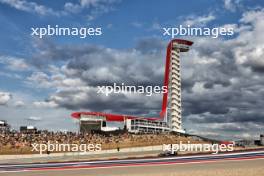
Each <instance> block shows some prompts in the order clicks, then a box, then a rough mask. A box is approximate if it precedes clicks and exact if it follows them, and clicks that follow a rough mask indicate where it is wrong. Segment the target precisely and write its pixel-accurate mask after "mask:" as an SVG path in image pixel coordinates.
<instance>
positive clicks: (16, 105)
mask: <svg viewBox="0 0 264 176" xmlns="http://www.w3.org/2000/svg"><path fill="white" fill-rule="evenodd" d="M14 105H15V107H23V106H25V103H24V102H23V101H16V102H15V103H14Z"/></svg>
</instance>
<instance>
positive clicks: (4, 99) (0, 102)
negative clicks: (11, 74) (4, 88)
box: [0, 92, 12, 106]
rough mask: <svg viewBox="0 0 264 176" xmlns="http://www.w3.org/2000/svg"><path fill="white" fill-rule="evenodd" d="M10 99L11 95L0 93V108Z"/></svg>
mask: <svg viewBox="0 0 264 176" xmlns="http://www.w3.org/2000/svg"><path fill="white" fill-rule="evenodd" d="M11 99H12V94H11V93H9V92H0V106H1V105H7V103H8V101H10V100H11Z"/></svg>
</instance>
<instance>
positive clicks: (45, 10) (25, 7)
mask: <svg viewBox="0 0 264 176" xmlns="http://www.w3.org/2000/svg"><path fill="white" fill-rule="evenodd" d="M0 3H3V4H7V5H9V6H11V7H13V8H15V9H17V10H21V11H25V12H30V13H36V14H38V15H57V16H60V15H61V13H60V12H56V11H54V10H53V9H52V8H49V7H46V6H44V5H40V4H38V3H36V2H30V1H26V0H0Z"/></svg>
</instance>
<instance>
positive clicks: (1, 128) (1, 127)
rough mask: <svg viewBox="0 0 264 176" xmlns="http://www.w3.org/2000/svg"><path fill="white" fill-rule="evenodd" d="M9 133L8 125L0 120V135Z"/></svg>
mask: <svg viewBox="0 0 264 176" xmlns="http://www.w3.org/2000/svg"><path fill="white" fill-rule="evenodd" d="M9 131H10V125H8V124H7V122H6V121H5V120H0V133H6V132H9Z"/></svg>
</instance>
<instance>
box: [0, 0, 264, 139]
mask: <svg viewBox="0 0 264 176" xmlns="http://www.w3.org/2000/svg"><path fill="white" fill-rule="evenodd" d="M263 19H264V2H263V1H262V0H254V1H252V0H201V1H197V0H187V1H180V0H165V1H164V0H155V1H150V0H145V1H142V0H133V1H129V0H78V1H70V0H66V1H65V0H57V1H44V0H38V1H33V0H0V23H1V28H0V119H1V120H7V121H8V123H9V124H11V126H12V128H14V129H18V128H19V126H21V125H34V126H36V127H38V128H39V129H49V130H70V131H74V130H77V123H76V121H74V120H73V119H72V118H71V117H70V114H71V113H72V112H75V111H99V112H109V113H121V114H128V115H139V116H155V115H158V114H159V112H160V109H161V102H162V101H161V100H162V95H161V94H155V95H153V96H151V97H148V96H145V95H140V94H132V95H131V94H129V95H128V94H122V93H121V94H111V95H110V96H108V97H106V96H105V95H100V94H97V93H96V92H97V86H99V85H113V83H114V82H115V83H119V84H121V83H125V84H126V85H144V86H147V85H158V86H162V83H163V76H164V64H165V51H166V45H167V43H168V42H169V41H170V39H171V38H170V37H169V36H164V35H163V30H162V28H163V27H177V26H179V25H181V24H191V25H192V26H194V27H210V28H213V27H223V26H232V27H233V28H234V35H233V36H220V37H218V38H212V37H208V36H207V37H205V36H187V37H184V36H179V38H187V39H189V40H192V41H193V42H194V45H193V47H192V48H191V50H190V52H188V53H184V54H182V55H181V64H182V65H181V75H182V103H183V125H184V128H185V129H186V131H187V132H188V133H192V134H198V135H203V136H206V137H212V138H219V139H244V138H251V137H254V138H258V136H259V134H260V133H264V130H263V129H264V108H263V107H264V87H263V85H264V79H263V76H264V36H263V34H262V31H263V28H264V20H263ZM47 25H51V26H55V25H58V26H61V27H79V28H80V27H100V28H102V35H100V36H88V37H86V38H79V37H76V36H48V37H43V38H41V39H40V38H39V37H37V36H32V35H31V32H32V31H31V28H37V27H46V26H47Z"/></svg>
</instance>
